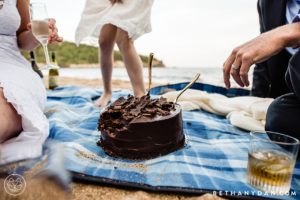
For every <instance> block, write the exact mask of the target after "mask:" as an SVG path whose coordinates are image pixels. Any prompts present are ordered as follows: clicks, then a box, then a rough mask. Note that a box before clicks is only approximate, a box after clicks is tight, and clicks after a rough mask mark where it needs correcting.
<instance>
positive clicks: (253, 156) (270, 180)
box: [247, 151, 295, 195]
mask: <svg viewBox="0 0 300 200" xmlns="http://www.w3.org/2000/svg"><path fill="white" fill-rule="evenodd" d="M248 156H249V162H248V176H247V180H248V183H249V184H251V185H252V186H254V187H256V188H257V189H260V190H262V191H265V192H269V193H271V194H276V195H285V194H287V193H288V192H289V190H290V186H291V179H292V172H293V168H294V164H295V161H293V159H292V158H291V156H289V155H287V154H284V153H281V152H277V151H259V152H252V153H249V154H248Z"/></svg>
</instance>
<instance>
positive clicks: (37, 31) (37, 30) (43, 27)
mask: <svg viewBox="0 0 300 200" xmlns="http://www.w3.org/2000/svg"><path fill="white" fill-rule="evenodd" d="M30 14H31V30H32V33H33V35H34V36H35V38H36V39H37V40H38V41H39V42H40V43H41V45H42V46H43V50H44V53H45V58H46V66H45V67H42V69H58V68H59V67H58V66H57V65H53V64H51V63H50V58H49V53H48V38H49V34H50V30H49V24H48V19H49V18H48V14H47V8H46V4H45V3H43V2H33V3H31V4H30Z"/></svg>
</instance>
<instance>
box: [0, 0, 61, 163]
mask: <svg viewBox="0 0 300 200" xmlns="http://www.w3.org/2000/svg"><path fill="white" fill-rule="evenodd" d="M1 3H2V5H1V4H0V164H3V163H7V162H12V161H17V160H23V159H30V158H35V157H38V156H40V155H41V153H42V145H43V142H44V141H45V139H46V138H47V136H48V133H49V125H48V120H47V118H46V117H45V115H44V113H43V109H44V105H45V102H46V90H45V87H44V84H43V83H42V80H41V79H40V77H39V76H38V75H37V74H36V73H35V72H34V71H33V70H32V68H31V66H30V63H29V62H28V61H26V60H25V58H24V57H23V56H22V54H21V52H20V49H23V50H32V49H34V48H35V47H37V46H38V45H39V42H38V41H37V40H36V39H35V37H34V36H33V34H32V32H31V31H30V17H29V1H26V0H5V1H1ZM49 28H50V30H51V34H50V36H49V42H53V41H61V38H60V37H58V35H57V29H56V27H55V20H53V19H51V20H49Z"/></svg>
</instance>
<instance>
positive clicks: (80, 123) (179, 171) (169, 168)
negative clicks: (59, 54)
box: [46, 84, 300, 199]
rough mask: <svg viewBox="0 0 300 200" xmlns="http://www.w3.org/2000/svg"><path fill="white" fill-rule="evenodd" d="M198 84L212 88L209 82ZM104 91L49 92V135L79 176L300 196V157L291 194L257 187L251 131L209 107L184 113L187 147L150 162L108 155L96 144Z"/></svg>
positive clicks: (147, 185)
mask: <svg viewBox="0 0 300 200" xmlns="http://www.w3.org/2000/svg"><path fill="white" fill-rule="evenodd" d="M184 85H185V84H182V85H180V84H178V85H173V86H171V87H170V86H168V87H159V88H154V89H153V90H152V93H156V94H158V93H160V92H162V91H164V90H169V89H170V88H173V89H181V88H182V87H181V86H184ZM175 86H176V87H175ZM198 86H199V87H200V88H203V87H205V88H206V89H207V85H198ZM208 88H210V90H209V92H216V91H223V94H227V95H228V94H229V95H230V96H234V93H236V94H241V95H247V93H248V92H247V91H242V90H230V91H227V90H225V89H222V88H218V87H213V86H211V87H208ZM207 91H208V90H207ZM128 94H129V91H124V90H123V91H114V93H113V99H112V100H115V99H116V98H118V97H120V96H126V95H128ZM100 95H101V91H100V90H93V89H89V88H82V87H75V86H70V87H60V88H57V89H56V90H54V91H49V92H48V103H47V109H46V115H47V117H48V119H49V121H50V139H54V140H57V141H59V142H61V143H63V144H64V153H65V157H66V167H67V169H68V170H69V171H71V172H72V174H73V177H74V178H75V179H78V180H82V181H91V182H96V183H106V184H111V185H116V186H125V187H134V188H137V189H148V190H152V191H173V192H184V193H190V194H202V193H207V192H212V193H215V194H221V195H223V196H225V194H226V195H227V196H235V197H239V198H242V197H243V198H257V199H261V198H262V197H265V198H275V199H299V196H300V163H299V162H298V163H297V166H296V169H295V171H294V176H293V180H292V190H291V194H290V195H289V196H284V197H282V196H280V197H278V196H271V195H267V194H265V193H263V192H260V191H258V190H256V189H255V188H253V187H251V186H249V185H248V184H247V183H246V168H247V158H248V157H247V156H248V155H247V151H248V144H249V134H248V132H245V131H242V130H240V129H237V128H235V127H233V126H232V125H231V124H229V122H228V120H227V119H226V118H224V117H221V116H217V115H215V114H210V113H207V112H205V111H200V110H199V111H189V112H183V120H184V132H185V134H186V138H187V141H186V145H185V147H184V148H183V149H180V150H178V151H176V152H173V153H171V154H168V155H166V156H162V157H158V158H155V159H151V160H145V161H132V160H123V159H116V158H113V157H110V156H108V155H106V154H105V153H104V151H103V150H102V149H101V148H100V147H99V146H97V145H96V142H97V140H98V139H99V138H100V133H99V132H98V131H97V130H96V129H97V123H98V117H99V114H100V110H99V109H98V108H95V107H94V106H93V100H95V99H97V98H98V97H99V96H100ZM220 192H222V193H220Z"/></svg>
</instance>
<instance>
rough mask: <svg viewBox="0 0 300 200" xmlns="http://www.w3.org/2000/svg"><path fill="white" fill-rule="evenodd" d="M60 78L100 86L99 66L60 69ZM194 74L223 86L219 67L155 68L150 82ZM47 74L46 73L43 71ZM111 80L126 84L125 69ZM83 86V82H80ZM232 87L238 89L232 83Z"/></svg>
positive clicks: (186, 78)
mask: <svg viewBox="0 0 300 200" xmlns="http://www.w3.org/2000/svg"><path fill="white" fill-rule="evenodd" d="M59 73H60V77H66V78H68V79H70V78H76V79H80V80H84V79H85V80H87V82H89V81H91V80H96V82H97V83H99V86H100V79H101V72H100V69H99V66H98V67H97V68H95V67H92V68H90V67H86V68H61V69H60V70H59ZM196 73H200V74H201V76H200V82H203V83H208V84H213V85H218V86H223V87H224V83H223V72H222V68H220V67H201V68H173V67H165V68H155V69H153V72H152V81H153V83H155V84H159V85H162V84H172V83H178V82H189V81H190V80H191V79H192V78H193V77H194V76H195V74H196ZM44 74H45V75H46V74H47V71H44ZM112 77H113V80H120V81H123V82H128V81H129V78H128V75H127V71H126V69H125V68H115V69H114V70H113V76H112ZM249 78H250V80H252V73H250V77H249ZM144 80H145V82H148V71H147V70H146V69H144ZM82 83H83V84H84V82H82ZM233 87H238V86H237V85H236V84H234V83H233Z"/></svg>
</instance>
